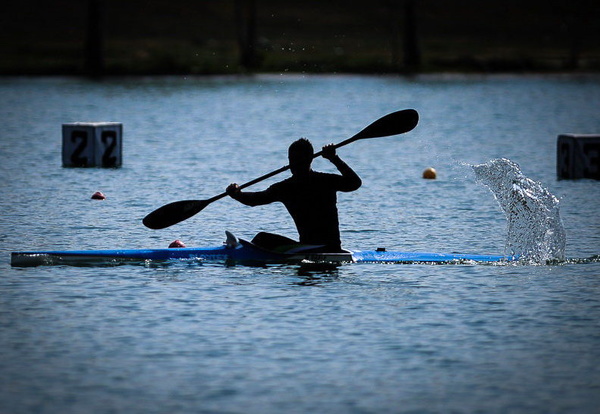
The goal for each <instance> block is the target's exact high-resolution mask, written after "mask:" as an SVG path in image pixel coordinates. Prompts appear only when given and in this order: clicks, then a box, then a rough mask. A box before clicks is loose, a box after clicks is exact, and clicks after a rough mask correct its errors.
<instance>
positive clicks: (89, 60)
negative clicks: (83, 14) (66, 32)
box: [84, 0, 104, 78]
mask: <svg viewBox="0 0 600 414" xmlns="http://www.w3.org/2000/svg"><path fill="white" fill-rule="evenodd" d="M103 9H104V4H103V0H88V18H87V33H86V39H85V63H84V66H85V73H86V74H87V75H88V76H90V77H92V78H98V77H101V76H102V75H103V74H104V50H103V49H104V45H103V30H102V29H103V18H102V17H103Z"/></svg>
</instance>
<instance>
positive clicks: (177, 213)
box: [142, 200, 209, 230]
mask: <svg viewBox="0 0 600 414" xmlns="http://www.w3.org/2000/svg"><path fill="white" fill-rule="evenodd" d="M208 204H209V203H208V202H207V201H206V200H183V201H175V202H173V203H169V204H166V205H164V206H162V207H160V208H157V209H156V210H154V211H153V212H152V213H150V214H148V215H147V216H146V217H144V219H143V220H142V223H144V226H146V227H148V228H150V229H154V230H158V229H164V228H165V227H169V226H172V225H173V224H177V223H179V222H180V221H183V220H186V219H189V218H190V217H192V216H193V215H195V214H198V213H199V212H200V211H202V209H203V208H204V207H206V206H207V205H208Z"/></svg>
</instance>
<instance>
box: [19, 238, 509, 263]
mask: <svg viewBox="0 0 600 414" xmlns="http://www.w3.org/2000/svg"><path fill="white" fill-rule="evenodd" d="M169 260H196V261H203V262H225V263H240V264H246V263H248V264H270V263H315V262H317V263H461V262H480V263H494V262H504V261H510V260H514V259H513V258H508V257H505V256H499V255H475V254H455V253H450V254H445V253H411V252H398V251H389V252H388V251H375V250H350V251H347V252H345V253H311V252H300V253H276V252H272V251H268V250H264V249H261V248H259V247H257V246H254V245H252V244H251V243H248V242H245V243H242V244H238V245H237V246H235V247H227V246H225V245H223V246H218V247H201V248H195V247H184V248H169V249H124V250H64V251H61V250H54V251H30V252H26V251H25V252H13V253H12V254H11V265H12V266H15V267H26V266H43V265H116V264H123V263H129V262H146V261H158V262H163V261H169Z"/></svg>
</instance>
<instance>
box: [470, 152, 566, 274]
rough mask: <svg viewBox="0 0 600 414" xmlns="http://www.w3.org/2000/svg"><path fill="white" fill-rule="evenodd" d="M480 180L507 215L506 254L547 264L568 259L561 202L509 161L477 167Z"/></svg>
mask: <svg viewBox="0 0 600 414" xmlns="http://www.w3.org/2000/svg"><path fill="white" fill-rule="evenodd" d="M472 168H473V171H475V176H476V178H477V181H478V182H480V183H482V184H484V185H486V186H487V187H488V188H489V189H490V190H491V191H492V193H493V194H494V197H495V198H496V200H497V201H498V203H499V204H500V207H501V208H502V210H504V213H505V214H506V219H507V221H508V234H507V239H506V246H505V254H506V255H510V256H512V255H517V256H519V257H520V258H521V259H522V260H526V261H529V262H534V263H543V262H546V261H548V260H564V254H565V244H566V236H565V230H564V227H563V225H562V221H561V219H560V213H559V208H558V204H559V202H558V199H557V198H556V197H555V196H554V195H552V194H551V193H550V192H549V191H548V190H547V189H546V188H544V187H543V186H542V185H541V184H540V183H538V182H535V181H533V180H531V179H529V178H527V177H526V176H524V175H523V173H522V172H521V169H520V168H519V166H518V165H517V164H516V163H514V162H512V161H510V160H508V159H505V158H501V159H495V160H492V161H489V162H487V163H485V164H479V165H473V166H472Z"/></svg>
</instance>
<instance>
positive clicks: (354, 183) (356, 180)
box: [323, 144, 362, 191]
mask: <svg viewBox="0 0 600 414" xmlns="http://www.w3.org/2000/svg"><path fill="white" fill-rule="evenodd" d="M323 158H325V159H326V160H329V161H330V162H331V163H332V164H333V165H335V166H336V168H337V169H338V171H339V172H340V173H341V174H342V178H343V182H342V187H341V188H340V191H354V190H357V189H358V188H359V187H360V186H361V185H362V180H361V179H360V177H359V176H358V174H356V173H355V172H354V170H353V169H352V168H350V166H348V164H346V163H345V162H344V161H343V160H342V159H341V158H340V157H339V156H338V155H337V154H336V152H335V145H334V144H329V145H325V146H324V147H323Z"/></svg>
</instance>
